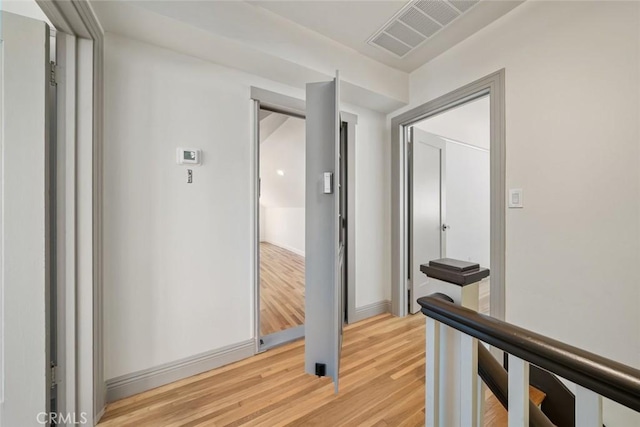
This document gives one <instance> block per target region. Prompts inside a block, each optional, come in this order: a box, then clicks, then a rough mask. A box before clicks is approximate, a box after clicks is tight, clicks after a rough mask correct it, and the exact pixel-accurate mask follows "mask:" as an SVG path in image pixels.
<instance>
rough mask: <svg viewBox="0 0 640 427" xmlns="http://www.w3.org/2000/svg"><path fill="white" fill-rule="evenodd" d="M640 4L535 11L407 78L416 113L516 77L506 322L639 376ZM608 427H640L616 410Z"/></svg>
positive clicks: (517, 12)
mask: <svg viewBox="0 0 640 427" xmlns="http://www.w3.org/2000/svg"><path fill="white" fill-rule="evenodd" d="M639 8H640V5H639V4H638V3H636V2H597V1H596V2H535V1H533V2H526V3H525V4H524V5H522V6H520V7H518V8H516V9H514V10H513V11H512V12H510V13H509V14H508V15H506V16H504V17H503V18H501V19H500V20H498V21H496V22H495V23H494V24H492V25H490V26H489V27H487V28H485V29H484V30H482V31H480V32H479V33H477V34H476V35H474V36H473V37H470V38H469V39H467V40H465V41H464V42H462V43H460V44H459V45H457V46H456V47H454V48H453V49H451V50H449V51H447V52H446V53H444V54H443V55H441V56H439V57H437V58H436V59H434V60H433V61H431V62H430V63H428V64H426V65H425V66H423V67H422V68H420V69H419V70H417V71H416V72H414V73H413V74H412V76H411V91H410V92H411V96H412V100H411V106H410V107H415V106H417V105H419V104H422V103H424V102H426V101H429V100H431V99H434V98H436V97H438V96H440V95H443V94H445V93H447V92H449V91H451V90H454V89H456V88H458V87H461V86H463V85H465V84H467V83H469V82H471V81H474V80H476V79H478V78H481V77H483V76H485V75H488V74H490V73H492V72H495V71H497V70H499V69H501V68H503V67H504V68H505V69H506V106H507V107H506V108H507V110H506V120H507V122H506V125H507V128H506V136H507V139H506V143H507V149H506V153H507V187H508V188H516V187H517V188H520V187H521V188H523V189H524V206H525V207H524V209H513V210H508V212H507V229H506V232H507V235H506V243H507V259H506V261H507V264H506V292H507V294H506V304H507V306H506V308H507V320H508V321H510V322H513V323H516V324H519V325H522V326H524V327H527V328H530V329H533V330H535V331H538V332H541V333H543V334H546V335H549V336H551V337H554V338H557V339H560V340H562V341H565V342H568V343H570V344H573V345H577V346H579V347H583V348H585V349H588V350H590V351H593V352H595V353H598V354H601V355H603V356H606V357H609V358H612V359H616V360H619V361H621V362H623V363H626V364H630V365H633V366H635V367H640V310H638V304H639V302H640V286H638V272H637V269H636V268H635V266H636V265H637V264H638V262H639V261H640V229H639V221H640V198H639V197H638V196H639V191H640V186H639V184H640V174H639V171H640V164H639V163H640V150H639V136H640V135H639V131H638V123H639V120H638V119H639V116H640V110H639V89H640V67H639V65H640V61H639V53H640V43H639V33H638V28H639V26H640V19H639V18H640V10H639ZM605 423H606V424H607V425H608V426H627V425H638V423H639V421H638V420H636V421H631V419H630V418H626V419H625V418H624V416H623V415H622V414H621V413H620V412H619V411H615V410H611V408H610V406H609V405H607V411H606V412H605Z"/></svg>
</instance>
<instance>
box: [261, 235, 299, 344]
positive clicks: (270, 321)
mask: <svg viewBox="0 0 640 427" xmlns="http://www.w3.org/2000/svg"><path fill="white" fill-rule="evenodd" d="M299 325H304V257H302V256H300V255H298V254H295V253H293V252H291V251H288V250H286V249H283V248H281V247H279V246H276V245H272V244H271V243H265V242H261V243H260V334H261V336H264V335H269V334H272V333H274V332H278V331H282V330H284V329H288V328H291V327H294V326H299Z"/></svg>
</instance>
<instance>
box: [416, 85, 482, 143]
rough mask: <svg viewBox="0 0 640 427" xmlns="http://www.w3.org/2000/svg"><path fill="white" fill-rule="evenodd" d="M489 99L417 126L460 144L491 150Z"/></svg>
mask: <svg viewBox="0 0 640 427" xmlns="http://www.w3.org/2000/svg"><path fill="white" fill-rule="evenodd" d="M489 114H490V110H489V97H488V96H485V97H482V98H480V99H477V100H475V101H472V102H468V103H466V104H463V105H461V106H460V107H457V108H453V109H451V110H447V111H445V112H444V113H442V114H438V115H437V116H433V117H429V118H428V119H426V120H423V121H421V122H419V123H417V124H416V125H415V126H416V127H417V128H419V129H422V130H424V131H426V132H429V133H432V134H435V135H438V136H442V137H444V138H447V139H452V140H454V141H458V142H464V143H466V144H470V145H475V146H476V147H480V148H484V149H487V150H488V149H489V144H490V126H489V125H490V122H489V118H490V117H489Z"/></svg>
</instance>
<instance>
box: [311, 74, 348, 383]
mask: <svg viewBox="0 0 640 427" xmlns="http://www.w3.org/2000/svg"><path fill="white" fill-rule="evenodd" d="M339 87H340V80H339V78H338V77H336V78H335V79H334V80H333V81H330V82H321V83H309V84H307V94H306V196H305V199H306V203H305V205H306V224H305V228H306V233H305V234H306V236H305V258H306V259H305V371H306V372H307V373H309V374H314V375H323V376H329V377H331V378H333V382H334V385H335V390H336V393H337V392H338V372H339V369H340V349H341V346H342V324H343V311H342V306H343V302H342V298H343V295H344V281H343V271H344V270H343V269H344V245H343V243H342V239H341V238H340V236H341V223H342V220H341V216H340V214H341V212H340V192H341V185H340V183H341V182H342V181H341V176H340V171H341V167H340V166H341V164H340V162H341V156H340V108H339V103H340V95H339Z"/></svg>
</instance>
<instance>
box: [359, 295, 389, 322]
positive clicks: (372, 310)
mask: <svg viewBox="0 0 640 427" xmlns="http://www.w3.org/2000/svg"><path fill="white" fill-rule="evenodd" d="M390 311H391V301H389V300H388V299H386V300H383V301H378V302H374V303H371V304H367V305H363V306H362V307H356V313H355V316H353V322H350V323H356V322H359V321H361V320H365V319H368V318H370V317H373V316H378V315H380V314H384V313H389V312H390Z"/></svg>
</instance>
